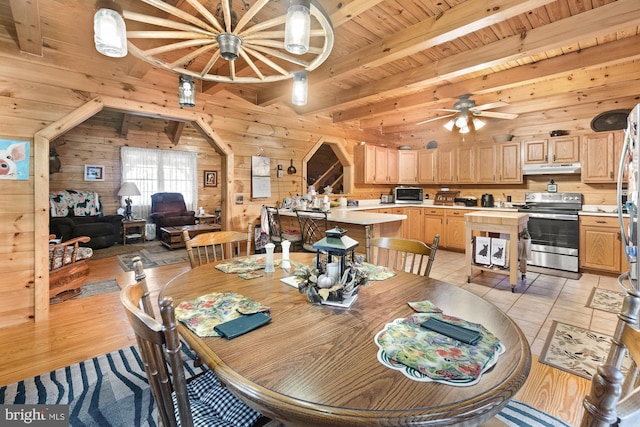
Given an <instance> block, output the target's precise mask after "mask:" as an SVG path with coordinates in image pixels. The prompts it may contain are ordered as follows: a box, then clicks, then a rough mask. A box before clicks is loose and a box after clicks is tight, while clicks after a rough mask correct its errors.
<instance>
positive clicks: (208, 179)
mask: <svg viewBox="0 0 640 427" xmlns="http://www.w3.org/2000/svg"><path fill="white" fill-rule="evenodd" d="M204 186H205V187H217V186H218V172H216V171H204Z"/></svg>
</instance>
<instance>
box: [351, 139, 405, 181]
mask: <svg viewBox="0 0 640 427" xmlns="http://www.w3.org/2000/svg"><path fill="white" fill-rule="evenodd" d="M354 164H355V182H356V183H357V184H396V183H397V182H398V150H396V149H388V148H386V147H380V146H377V145H366V144H365V145H356V146H355V149H354Z"/></svg>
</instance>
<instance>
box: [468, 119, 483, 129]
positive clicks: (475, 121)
mask: <svg viewBox="0 0 640 427" xmlns="http://www.w3.org/2000/svg"><path fill="white" fill-rule="evenodd" d="M471 121H472V122H473V127H474V128H476V130H478V129H482V128H483V127H484V125H486V123H485V122H483V121H482V120H480V119H477V118H475V117H474V118H473V119H472V120H471Z"/></svg>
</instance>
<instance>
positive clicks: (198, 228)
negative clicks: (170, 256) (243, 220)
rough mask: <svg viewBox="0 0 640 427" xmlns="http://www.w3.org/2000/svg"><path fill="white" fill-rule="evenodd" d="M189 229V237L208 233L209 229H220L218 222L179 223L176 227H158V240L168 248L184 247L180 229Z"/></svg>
mask: <svg viewBox="0 0 640 427" xmlns="http://www.w3.org/2000/svg"><path fill="white" fill-rule="evenodd" d="M184 229H187V230H189V237H191V238H193V237H194V236H197V235H198V234H202V233H209V232H211V231H220V230H221V229H222V227H221V226H220V224H197V225H179V226H177V227H162V228H161V229H160V240H162V244H163V245H164V246H166V247H167V248H169V249H177V248H184V247H185V245H184V241H183V240H182V230H184Z"/></svg>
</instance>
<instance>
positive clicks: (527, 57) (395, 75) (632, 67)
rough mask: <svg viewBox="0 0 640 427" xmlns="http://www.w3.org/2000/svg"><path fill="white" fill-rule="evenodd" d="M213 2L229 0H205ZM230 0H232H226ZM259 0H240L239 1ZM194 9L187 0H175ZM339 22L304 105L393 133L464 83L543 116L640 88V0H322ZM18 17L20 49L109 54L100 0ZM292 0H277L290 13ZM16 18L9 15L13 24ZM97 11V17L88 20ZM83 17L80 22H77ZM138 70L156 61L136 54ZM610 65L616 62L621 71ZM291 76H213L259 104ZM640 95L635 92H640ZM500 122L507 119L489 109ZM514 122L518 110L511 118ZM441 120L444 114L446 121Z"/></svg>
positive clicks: (19, 8) (17, 10)
mask: <svg viewBox="0 0 640 427" xmlns="http://www.w3.org/2000/svg"><path fill="white" fill-rule="evenodd" d="M199 1H200V3H202V4H204V5H205V6H206V7H207V8H210V9H211V10H215V8H217V7H220V1H219V0H199ZM222 1H227V0H222ZM255 1H256V0H236V1H235V2H233V4H232V7H233V8H238V10H240V8H242V7H245V8H246V5H251V4H253V3H255ZM117 2H118V3H119V4H120V5H121V6H122V7H123V9H125V10H132V11H144V12H145V13H157V14H158V16H161V14H162V13H161V12H159V11H158V10H157V9H155V8H150V7H149V6H148V5H146V4H144V3H143V2H142V1H140V0H117ZM166 3H170V4H172V5H175V6H176V7H179V8H188V7H190V6H189V4H188V3H189V2H188V1H187V0H170V1H166ZM319 3H321V4H322V6H323V7H324V9H325V10H326V11H327V13H328V14H329V16H330V18H331V21H332V23H333V27H334V30H335V44H334V48H333V51H332V53H331V55H330V56H329V58H328V59H327V61H326V62H325V63H324V64H322V65H321V66H320V67H319V68H317V69H316V70H314V71H313V72H312V73H310V74H309V82H310V87H309V103H308V104H307V105H306V106H304V107H302V108H300V107H297V108H296V111H298V112H299V113H300V114H305V115H306V114H329V115H331V116H332V117H333V121H334V122H335V123H339V124H342V125H344V126H347V127H348V126H351V127H357V128H358V129H359V130H361V131H364V132H372V133H374V132H375V133H382V134H384V135H385V136H388V137H389V138H390V139H394V138H395V139H397V140H400V139H402V138H405V139H406V138H407V136H408V135H410V136H411V137H416V138H418V137H420V135H421V133H423V132H427V129H428V127H429V126H427V125H416V124H417V123H418V122H421V121H424V120H426V119H429V118H434V117H438V116H441V115H445V114H447V113H446V112H443V111H438V110H436V109H442V108H452V106H453V103H454V102H455V101H456V100H457V97H458V96H459V95H461V94H465V93H470V94H473V97H472V98H473V99H474V100H475V101H476V103H477V104H478V105H480V104H485V103H493V102H497V101H504V102H506V103H508V105H506V106H502V107H498V108H495V109H491V111H495V112H504V113H515V114H519V115H520V117H529V118H530V119H531V120H535V118H536V117H540V115H544V114H545V111H549V110H556V111H562V110H563V109H565V110H569V109H570V108H571V106H575V105H580V104H585V103H586V102H588V103H590V104H598V103H607V102H608V101H611V100H619V99H621V98H625V97H628V98H629V99H638V94H639V93H640V91H639V90H638V88H639V87H640V84H639V83H640V63H639V62H638V58H640V1H638V0H618V1H613V0H555V1H554V0H482V1H478V0H351V1H349V0H342V1H340V0H319ZM3 4H4V8H3V9H2V10H5V9H8V10H10V12H11V14H12V16H13V22H12V24H13V26H14V28H5V30H4V31H5V34H9V36H11V37H14V38H15V39H16V40H17V43H18V45H19V48H20V50H22V51H23V52H27V53H31V54H34V55H45V56H46V54H47V53H46V52H47V48H50V47H52V46H53V47H55V49H56V50H57V54H58V55H60V54H64V55H66V56H67V57H70V58H72V57H74V56H93V57H95V55H98V56H99V54H97V53H96V52H95V51H93V52H90V51H87V50H91V49H92V48H93V44H92V38H90V39H89V40H88V41H87V40H86V39H87V37H83V35H86V33H87V32H89V33H90V34H91V37H92V30H91V27H92V22H91V17H92V14H93V2H92V1H88V0H0V7H2V5H3ZM287 6H288V1H287V0H275V1H274V0H272V1H271V3H270V10H276V9H277V8H278V7H279V8H280V9H281V10H282V13H286V8H287ZM6 19H7V18H3V20H2V22H1V23H2V24H5V26H6V27H9V25H8V22H6ZM85 20H88V22H84V21H85ZM70 28H75V29H76V31H75V32H74V31H69V29H70ZM127 61H128V62H127V65H126V66H125V67H122V70H124V71H125V72H126V73H127V74H129V75H131V76H135V77H139V78H144V77H145V75H148V73H151V72H154V70H153V67H152V66H151V65H149V64H146V63H144V62H142V61H141V60H139V59H137V58H136V57H133V56H132V55H129V56H128V57H127ZM608 70H613V71H612V72H609V71H608ZM290 85H291V81H290V80H287V81H283V82H275V83H269V84H251V85H240V84H228V83H214V82H204V83H203V84H202V90H203V91H204V92H206V93H211V94H213V93H215V92H216V91H219V90H226V91H229V92H232V93H235V94H236V95H238V96H241V97H242V98H243V99H245V100H246V101H247V102H251V103H253V104H257V105H271V104H273V103H276V102H285V103H289V97H290ZM634 97H635V98H634ZM488 120H492V121H493V120H496V121H500V119H488ZM505 121H506V120H505ZM432 123H444V119H443V120H442V122H440V121H436V122H432Z"/></svg>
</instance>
